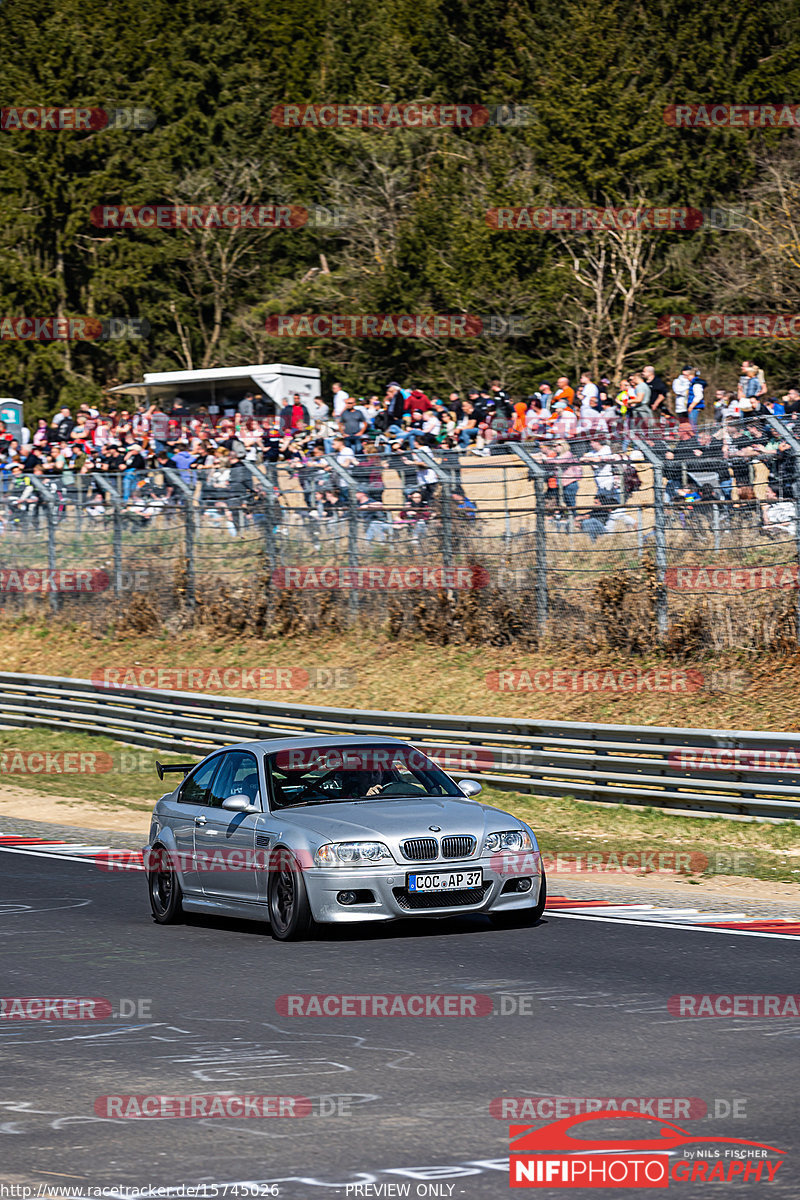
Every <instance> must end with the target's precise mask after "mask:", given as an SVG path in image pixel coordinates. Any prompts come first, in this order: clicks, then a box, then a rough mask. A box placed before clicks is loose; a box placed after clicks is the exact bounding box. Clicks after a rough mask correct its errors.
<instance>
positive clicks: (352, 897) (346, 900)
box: [336, 892, 358, 904]
mask: <svg viewBox="0 0 800 1200" xmlns="http://www.w3.org/2000/svg"><path fill="white" fill-rule="evenodd" d="M336 899H337V900H338V902H339V903H340V904H355V903H356V901H357V900H358V896H357V895H356V893H355V892H339V894H338V895H337V897H336Z"/></svg>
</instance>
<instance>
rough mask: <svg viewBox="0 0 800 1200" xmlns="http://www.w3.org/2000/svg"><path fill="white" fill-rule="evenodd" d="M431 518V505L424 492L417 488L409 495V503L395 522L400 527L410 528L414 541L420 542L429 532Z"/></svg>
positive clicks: (401, 510)
mask: <svg viewBox="0 0 800 1200" xmlns="http://www.w3.org/2000/svg"><path fill="white" fill-rule="evenodd" d="M430 519H431V507H430V505H429V504H428V502H427V501H426V500H425V498H424V496H423V495H422V492H420V491H419V490H415V491H413V492H412V493H411V495H410V496H409V498H408V503H407V505H406V506H405V507H404V508H401V509H400V512H399V513H398V514H397V519H396V521H395V524H396V525H397V526H398V527H400V528H403V527H406V528H408V531H409V534H410V536H411V539H412V541H416V542H419V540H420V539H421V538H422V537H424V535H425V533H426V532H427V529H428V522H429V521H430Z"/></svg>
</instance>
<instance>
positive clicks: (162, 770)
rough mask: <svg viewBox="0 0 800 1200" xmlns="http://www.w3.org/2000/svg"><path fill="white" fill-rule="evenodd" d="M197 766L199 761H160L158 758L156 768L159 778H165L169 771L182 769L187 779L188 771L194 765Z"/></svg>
mask: <svg viewBox="0 0 800 1200" xmlns="http://www.w3.org/2000/svg"><path fill="white" fill-rule="evenodd" d="M196 766H197V763H160V762H159V761H158V759H156V770H157V771H158V778H159V779H163V778H164V776H165V775H166V774H167V772H168V771H180V772H181V774H182V775H183V777H184V779H185V778H186V772H187V771H191V769H192V767H196Z"/></svg>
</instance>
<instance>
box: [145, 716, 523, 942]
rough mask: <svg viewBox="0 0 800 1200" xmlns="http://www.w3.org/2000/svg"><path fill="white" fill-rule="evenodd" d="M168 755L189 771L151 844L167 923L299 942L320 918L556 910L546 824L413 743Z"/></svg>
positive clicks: (151, 874)
mask: <svg viewBox="0 0 800 1200" xmlns="http://www.w3.org/2000/svg"><path fill="white" fill-rule="evenodd" d="M157 766H158V771H159V775H160V776H161V777H162V778H163V774H164V772H167V771H177V772H179V773H180V774H182V775H183V779H182V780H181V782H180V784H179V785H178V786H177V787H176V788H175V790H174V791H172V792H168V793H167V794H166V795H164V796H162V797H161V799H160V800H159V801H158V803H157V804H156V806H155V809H154V811H153V818H152V823H151V826H150V837H149V839H148V844H147V846H146V847H145V850H144V855H145V867H146V871H147V879H148V887H149V893H150V904H151V907H152V910H153V916H154V918H155V920H156V921H158V922H159V923H160V924H167V923H170V922H174V921H177V920H180V918H181V915H182V913H183V912H184V911H188V912H196V913H213V914H215V915H228V916H233V917H247V918H251V919H253V920H259V921H269V922H270V925H271V927H272V933H273V935H274V937H276V938H278V939H280V940H283V941H289V940H292V939H296V938H300V937H303V936H305V935H308V934H309V932H310V931H311V930H312V929H313V926H314V923H315V922H318V923H320V924H322V923H327V922H353V921H389V920H397V919H399V918H415V917H428V918H430V917H451V916H454V915H457V914H460V913H485V914H487V915H488V916H489V917H490V918H491V919H492V921H493V922H494V923H495V924H497V925H501V926H517V925H533V924H535V923H536V922H537V921H538V920H539V919H540V917H541V915H542V912H543V911H544V905H545V897H546V880H545V875H544V871H543V869H542V863H541V855H540V853H539V846H538V844H537V841H536V837H535V835H534V833H533V831H532V830H531V829H530V828H529V827H528V826H527V825H526V824H525V822H524V821H520V820H518V818H516V817H512V816H510V815H509V814H508V813H505V812H503V811H502V810H501V809H498V808H492V807H491V806H490V805H488V804H482V803H481V802H480V801H478V800H476V799H475V796H476V795H477V794H478V793H479V792H480V790H481V785H480V784H479V783H478V782H476V781H475V780H470V779H466V780H461V781H460V782H458V783H456V782H454V781H453V780H452V779H451V778H450V777H449V775H446V774H445V772H444V771H442V770H441V769H440V768H439V767H438V766H437V765H436V764H435V763H434V762H432V761H431V759H430V758H428V757H427V756H426V755H425V754H423V753H422V751H420V750H417V749H415V748H414V747H413V746H410V745H408V744H407V743H405V742H401V741H397V740H396V739H394V738H379V737H370V738H358V737H304V738H294V737H291V738H278V739H273V740H271V741H259V742H242V743H240V744H239V745H235V746H228V747H226V748H224V749H221V750H215V751H213V753H211V754H209V755H208V756H207V757H206V758H204V759H203V760H202V762H200V763H197V764H196V765H194V764H193V765H185V764H183V765H171V766H162V765H161V764H160V763H159V764H157Z"/></svg>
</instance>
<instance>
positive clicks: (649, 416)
mask: <svg viewBox="0 0 800 1200" xmlns="http://www.w3.org/2000/svg"><path fill="white" fill-rule="evenodd" d="M631 383H632V384H633V391H634V397H633V399H632V400H631V404H630V407H631V409H632V410H633V413H634V418H635V420H637V421H638V422H643V423H644V424H645V425H646V426H647V428H648V429H649V428H650V426H651V425H652V424H653V412H652V409H651V408H650V397H651V395H652V393H651V390H650V384H649V383H647V381H646V380H645V377H644V375H642V373H641V372H640V371H637V372H636V373H635V374H634V375H632V376H631Z"/></svg>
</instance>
